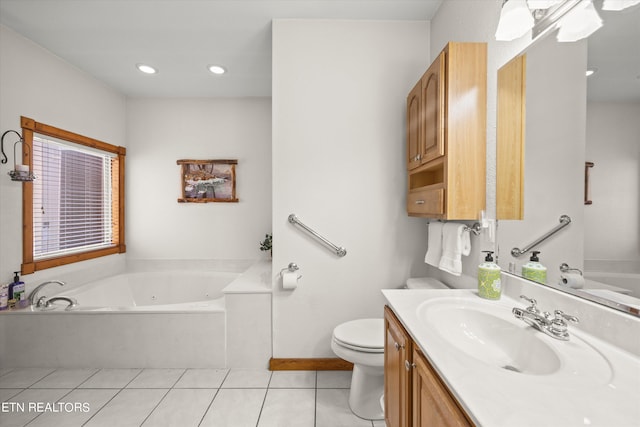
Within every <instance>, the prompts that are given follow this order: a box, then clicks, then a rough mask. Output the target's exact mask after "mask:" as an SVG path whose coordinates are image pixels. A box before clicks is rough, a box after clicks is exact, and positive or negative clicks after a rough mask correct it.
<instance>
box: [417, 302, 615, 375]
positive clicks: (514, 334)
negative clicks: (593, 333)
mask: <svg viewBox="0 0 640 427" xmlns="http://www.w3.org/2000/svg"><path fill="white" fill-rule="evenodd" d="M416 315H417V317H418V320H419V321H420V322H422V323H423V325H424V326H426V327H428V328H429V329H430V330H431V331H433V332H434V333H435V334H437V336H438V337H439V338H440V339H441V340H442V341H443V342H444V343H445V344H447V345H450V346H451V347H453V348H455V349H457V350H458V351H460V352H462V353H464V354H465V355H466V356H468V357H471V358H473V359H475V360H477V361H480V362H482V363H484V364H486V365H489V366H491V367H493V368H497V369H500V370H506V371H510V372H517V373H520V374H528V375H554V374H559V375H562V371H563V370H564V371H565V373H566V374H570V375H571V376H575V374H576V373H577V372H578V371H583V368H586V369H589V370H590V371H591V372H589V377H590V378H591V379H592V380H594V379H595V380H597V381H596V382H600V383H602V382H606V381H607V380H608V379H609V378H610V375H611V370H610V367H609V364H608V363H607V362H606V359H604V358H603V357H602V355H601V354H600V353H599V352H598V351H597V350H595V349H594V348H593V347H591V346H590V345H589V344H587V343H586V342H584V341H582V340H580V339H579V338H577V337H571V340H570V341H560V340H556V339H554V338H551V337H548V336H546V335H545V334H543V333H542V332H540V331H537V330H535V329H533V328H531V327H529V326H527V325H526V324H525V323H524V322H522V321H521V320H518V319H516V318H515V317H514V316H513V314H512V313H511V308H510V307H508V306H504V305H502V304H501V303H499V302H496V301H486V300H482V299H480V298H477V297H476V298H447V297H445V298H435V299H431V300H428V301H425V302H423V303H422V304H420V305H418V307H417V308H416ZM584 362H588V363H586V364H585V363H584Z"/></svg>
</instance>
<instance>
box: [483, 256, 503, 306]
mask: <svg viewBox="0 0 640 427" xmlns="http://www.w3.org/2000/svg"><path fill="white" fill-rule="evenodd" d="M482 252H485V253H486V254H487V256H486V257H485V258H484V262H483V263H482V264H480V265H479V266H478V296H479V297H481V298H486V299H494V300H496V299H500V295H501V294H502V285H501V282H500V267H498V264H496V263H495V262H493V251H482Z"/></svg>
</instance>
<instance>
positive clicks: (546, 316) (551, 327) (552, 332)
mask: <svg viewBox="0 0 640 427" xmlns="http://www.w3.org/2000/svg"><path fill="white" fill-rule="evenodd" d="M520 298H522V299H524V300H527V301H528V302H529V304H531V305H529V307H527V308H525V309H524V310H523V309H522V308H519V307H514V308H513V310H511V312H512V313H513V315H514V316H515V317H516V319H521V320H522V321H523V322H525V323H526V324H527V325H529V326H532V327H534V328H536V329H537V330H539V331H540V332H542V333H545V334H547V335H549V336H550V337H553V338H555V339H559V340H563V341H568V340H569V331H568V328H567V321H569V322H573V323H578V321H579V320H578V318H577V317H575V316H571V315H569V314H565V313H564V312H562V311H561V310H555V311H554V312H553V314H554V317H553V318H551V314H550V313H548V312H546V311H545V312H544V313H542V314H541V313H540V310H538V307H537V301H536V300H535V299H533V298H529V297H527V296H525V295H520Z"/></svg>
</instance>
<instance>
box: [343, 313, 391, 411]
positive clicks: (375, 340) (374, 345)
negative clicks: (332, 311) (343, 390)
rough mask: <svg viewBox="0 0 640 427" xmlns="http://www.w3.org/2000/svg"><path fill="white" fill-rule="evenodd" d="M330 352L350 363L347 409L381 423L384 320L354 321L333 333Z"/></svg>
mask: <svg viewBox="0 0 640 427" xmlns="http://www.w3.org/2000/svg"><path fill="white" fill-rule="evenodd" d="M331 349H332V350H333V352H334V353H335V354H336V356H338V357H340V358H341V359H344V360H346V361H348V362H351V363H353V374H352V375H351V389H350V390H349V407H350V408H351V411H352V412H353V413H354V414H356V415H357V416H359V417H360V418H364V419H366V420H381V419H383V418H384V412H383V410H382V407H381V405H380V398H381V396H382V393H383V392H384V319H357V320H351V321H349V322H345V323H342V324H340V325H338V326H336V328H335V329H334V330H333V337H332V339H331Z"/></svg>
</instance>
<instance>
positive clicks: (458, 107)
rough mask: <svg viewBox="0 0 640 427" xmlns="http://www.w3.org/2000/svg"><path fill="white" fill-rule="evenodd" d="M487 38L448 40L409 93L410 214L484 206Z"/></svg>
mask: <svg viewBox="0 0 640 427" xmlns="http://www.w3.org/2000/svg"><path fill="white" fill-rule="evenodd" d="M486 104H487V45H486V43H455V42H450V43H448V44H447V46H446V47H445V48H444V49H443V51H442V52H441V53H440V54H439V55H438V57H437V58H436V59H435V61H434V62H433V63H432V64H431V66H430V67H429V68H428V69H427V71H426V72H425V73H424V75H423V76H422V77H421V78H420V81H418V83H417V84H416V85H415V87H414V88H413V89H412V90H411V92H409V95H408V97H407V170H408V172H407V173H408V193H407V213H408V214H409V215H411V216H419V217H427V218H438V219H457V220H464V219H467V220H471V219H477V218H478V215H479V212H480V211H481V210H484V208H485V198H486V195H485V187H486V167H485V165H486V160H485V152H486V132H487V131H486V122H487V119H486V116H487V107H486Z"/></svg>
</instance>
